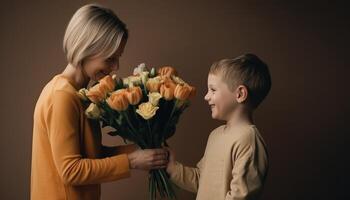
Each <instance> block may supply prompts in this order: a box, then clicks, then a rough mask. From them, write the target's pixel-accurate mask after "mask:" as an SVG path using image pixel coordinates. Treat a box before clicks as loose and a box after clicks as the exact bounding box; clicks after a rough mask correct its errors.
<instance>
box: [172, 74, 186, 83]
mask: <svg viewBox="0 0 350 200" xmlns="http://www.w3.org/2000/svg"><path fill="white" fill-rule="evenodd" d="M171 79H172V80H173V81H174V82H175V83H176V84H181V85H186V84H187V83H186V82H185V81H184V80H182V79H181V78H180V77H178V76H174V75H172V76H171Z"/></svg>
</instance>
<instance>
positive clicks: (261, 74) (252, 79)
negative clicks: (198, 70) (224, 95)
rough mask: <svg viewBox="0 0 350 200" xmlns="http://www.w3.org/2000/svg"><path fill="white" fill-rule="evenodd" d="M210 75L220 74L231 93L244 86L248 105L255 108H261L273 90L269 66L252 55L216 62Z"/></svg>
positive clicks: (211, 68)
mask: <svg viewBox="0 0 350 200" xmlns="http://www.w3.org/2000/svg"><path fill="white" fill-rule="evenodd" d="M209 73H211V74H216V75H218V74H219V75H220V76H221V77H222V80H223V81H224V82H225V83H226V84H227V85H228V87H229V89H230V90H231V91H234V90H235V89H236V88H237V87H238V86H239V85H244V86H245V87H246V88H247V89H248V98H247V100H248V103H249V104H250V105H251V106H252V107H253V108H257V107H258V106H259V104H260V103H261V102H262V101H263V100H264V98H265V97H266V96H267V94H268V93H269V91H270V88H271V76H270V72H269V69H268V66H267V65H266V64H265V63H264V62H263V61H262V60H261V59H260V58H259V57H258V56H256V55H254V54H251V53H248V54H243V55H241V56H238V57H236V58H234V59H223V60H220V61H217V62H214V63H213V65H212V66H211V67H210V71H209Z"/></svg>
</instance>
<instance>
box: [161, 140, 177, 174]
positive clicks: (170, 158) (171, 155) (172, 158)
mask: <svg viewBox="0 0 350 200" xmlns="http://www.w3.org/2000/svg"><path fill="white" fill-rule="evenodd" d="M164 149H166V150H167V151H168V165H167V167H166V171H167V172H168V174H169V175H171V174H172V173H174V171H175V165H176V160H175V153H174V151H173V150H172V149H170V147H164Z"/></svg>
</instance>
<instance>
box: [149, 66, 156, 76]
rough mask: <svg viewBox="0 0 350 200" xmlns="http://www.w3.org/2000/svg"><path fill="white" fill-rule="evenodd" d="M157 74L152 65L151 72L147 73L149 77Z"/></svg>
mask: <svg viewBox="0 0 350 200" xmlns="http://www.w3.org/2000/svg"><path fill="white" fill-rule="evenodd" d="M156 75H157V72H156V69H155V68H154V67H152V69H151V72H150V74H149V76H150V77H155V76H156Z"/></svg>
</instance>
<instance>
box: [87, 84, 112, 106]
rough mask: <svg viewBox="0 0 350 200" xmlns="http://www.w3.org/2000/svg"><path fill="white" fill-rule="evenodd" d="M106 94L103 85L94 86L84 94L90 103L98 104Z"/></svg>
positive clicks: (105, 88) (106, 90) (106, 89)
mask: <svg viewBox="0 0 350 200" xmlns="http://www.w3.org/2000/svg"><path fill="white" fill-rule="evenodd" d="M107 92H108V88H107V87H106V86H105V85H102V86H101V85H100V84H96V85H94V86H93V87H91V88H90V89H89V90H88V91H87V92H86V96H87V97H88V98H89V99H90V101H92V102H94V103H99V102H101V101H103V99H105V98H106V95H107Z"/></svg>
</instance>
